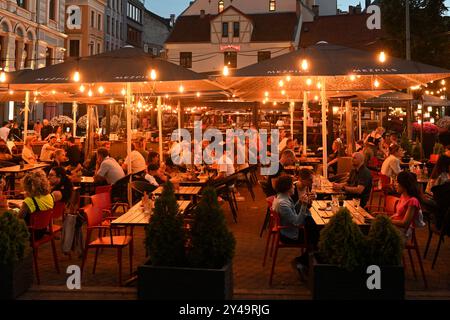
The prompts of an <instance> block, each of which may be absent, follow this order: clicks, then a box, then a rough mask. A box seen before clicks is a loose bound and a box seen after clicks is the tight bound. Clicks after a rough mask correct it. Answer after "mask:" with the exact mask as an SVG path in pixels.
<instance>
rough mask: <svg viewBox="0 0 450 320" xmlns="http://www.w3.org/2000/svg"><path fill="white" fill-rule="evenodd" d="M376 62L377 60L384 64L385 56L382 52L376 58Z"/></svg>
mask: <svg viewBox="0 0 450 320" xmlns="http://www.w3.org/2000/svg"><path fill="white" fill-rule="evenodd" d="M378 60H379V61H380V62H381V63H384V62H386V54H385V53H384V51H381V52H380V55H379V56H378Z"/></svg>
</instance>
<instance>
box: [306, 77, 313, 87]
mask: <svg viewBox="0 0 450 320" xmlns="http://www.w3.org/2000/svg"><path fill="white" fill-rule="evenodd" d="M311 84H312V80H311V79H310V78H308V79H306V85H308V86H310V85H311Z"/></svg>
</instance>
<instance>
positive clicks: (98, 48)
mask: <svg viewBox="0 0 450 320" xmlns="http://www.w3.org/2000/svg"><path fill="white" fill-rule="evenodd" d="M97 53H101V45H100V43H97Z"/></svg>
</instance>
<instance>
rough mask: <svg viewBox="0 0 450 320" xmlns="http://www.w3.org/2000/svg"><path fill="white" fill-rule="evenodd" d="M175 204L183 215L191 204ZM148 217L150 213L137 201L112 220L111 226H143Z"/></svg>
mask: <svg viewBox="0 0 450 320" xmlns="http://www.w3.org/2000/svg"><path fill="white" fill-rule="evenodd" d="M177 203H178V206H179V208H180V212H181V213H184V212H185V211H186V209H187V207H188V206H189V205H190V204H191V201H189V200H178V201H177ZM150 216H151V213H146V212H144V208H143V207H142V201H139V202H138V203H136V204H135V205H134V206H132V207H131V208H130V210H128V211H127V212H126V213H124V214H123V215H121V216H120V217H118V218H117V219H116V220H113V221H112V222H111V224H112V225H116V226H119V225H120V226H145V225H147V224H148V223H149V220H150Z"/></svg>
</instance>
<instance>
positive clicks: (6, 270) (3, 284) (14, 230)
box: [0, 211, 33, 299]
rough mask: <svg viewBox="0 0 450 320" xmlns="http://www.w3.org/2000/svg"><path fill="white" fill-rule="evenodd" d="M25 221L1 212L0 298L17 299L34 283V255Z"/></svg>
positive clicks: (9, 213)
mask: <svg viewBox="0 0 450 320" xmlns="http://www.w3.org/2000/svg"><path fill="white" fill-rule="evenodd" d="M29 243H30V236H29V233H28V229H27V226H26V225H25V222H24V221H23V220H21V219H19V218H18V217H17V216H16V215H15V214H14V213H13V212H11V211H6V212H3V213H0V299H15V298H17V297H18V296H20V295H21V294H23V293H24V292H25V291H27V290H28V289H29V288H30V287H31V284H32V283H33V256H32V253H31V249H30V246H29Z"/></svg>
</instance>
